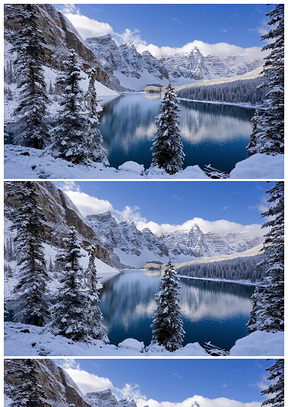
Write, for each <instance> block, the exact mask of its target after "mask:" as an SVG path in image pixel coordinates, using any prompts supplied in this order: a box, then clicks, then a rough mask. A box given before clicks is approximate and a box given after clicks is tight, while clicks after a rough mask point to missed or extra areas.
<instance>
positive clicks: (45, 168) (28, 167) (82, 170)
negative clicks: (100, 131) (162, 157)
mask: <svg viewBox="0 0 288 407" xmlns="http://www.w3.org/2000/svg"><path fill="white" fill-rule="evenodd" d="M4 163H5V164H4V167H5V169H4V172H5V179H37V178H40V179H149V178H154V179H159V178H168V179H187V178H188V179H202V178H205V179H207V178H208V177H207V175H206V174H205V173H204V172H203V171H202V170H201V169H200V167H199V166H198V165H195V166H193V167H187V168H185V170H183V171H180V172H178V173H177V174H174V175H169V174H167V173H166V172H165V171H162V170H159V169H151V170H148V171H144V167H143V165H140V164H138V163H135V162H133V161H127V162H126V163H124V164H122V165H120V166H119V168H118V169H116V168H113V167H104V166H103V164H100V163H99V164H98V163H96V164H94V165H93V166H89V167H88V166H85V165H75V164H72V163H70V162H68V161H65V160H62V159H61V158H54V157H52V156H51V155H50V154H48V153H47V152H45V150H44V151H43V150H37V149H35V148H28V147H22V146H14V145H8V144H7V145H5V147H4Z"/></svg>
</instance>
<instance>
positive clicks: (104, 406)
mask: <svg viewBox="0 0 288 407" xmlns="http://www.w3.org/2000/svg"><path fill="white" fill-rule="evenodd" d="M85 398H86V400H87V401H88V403H89V404H90V405H91V407H137V405H136V403H135V401H134V400H133V399H129V400H127V399H123V400H119V401H118V400H117V399H116V397H115V396H114V394H112V392H111V390H109V389H108V390H103V391H98V392H91V393H87V394H86V396H85Z"/></svg>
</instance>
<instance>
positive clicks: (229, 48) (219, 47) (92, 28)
mask: <svg viewBox="0 0 288 407" xmlns="http://www.w3.org/2000/svg"><path fill="white" fill-rule="evenodd" d="M63 11H64V14H65V16H66V17H67V18H68V19H69V20H70V21H71V23H72V24H73V25H74V26H75V28H76V29H77V30H78V31H79V33H80V35H81V36H82V37H83V38H84V39H86V38H88V37H93V36H96V37H98V36H101V35H106V34H111V36H112V37H113V38H114V40H115V41H116V42H117V43H118V44H123V43H129V44H134V45H135V47H136V49H137V50H138V52H140V53H142V52H144V51H146V50H148V51H150V52H151V54H152V55H154V56H155V57H156V58H161V57H165V56H169V55H174V54H175V53H179V52H180V53H186V54H188V53H189V52H191V49H193V48H194V47H195V46H196V47H198V48H199V50H200V52H201V53H202V54H203V55H204V56H207V55H210V54H213V55H216V56H219V57H225V56H237V55H242V56H243V55H244V56H247V58H249V57H253V58H255V56H256V55H257V57H258V58H262V57H263V53H262V52H261V47H251V48H242V47H238V46H236V45H231V44H227V43H224V42H220V43H217V44H208V43H205V42H203V41H197V40H195V41H193V42H189V43H187V44H184V45H183V46H182V47H178V48H173V47H158V46H157V45H154V44H147V42H146V41H145V40H143V39H142V38H141V33H140V31H139V30H138V29H137V28H134V29H130V28H126V29H125V30H124V31H123V33H117V32H115V31H114V30H113V27H111V25H110V24H108V23H104V22H100V21H98V20H95V19H92V18H89V17H86V16H84V15H81V14H80V11H79V9H77V7H76V6H74V5H66V6H65V7H64V9H63ZM173 20H174V21H176V22H178V23H180V22H181V21H180V20H177V18H174V19H173ZM264 29H265V26H264V21H263V24H262V25H261V27H258V28H257V30H259V31H263V30H264Z"/></svg>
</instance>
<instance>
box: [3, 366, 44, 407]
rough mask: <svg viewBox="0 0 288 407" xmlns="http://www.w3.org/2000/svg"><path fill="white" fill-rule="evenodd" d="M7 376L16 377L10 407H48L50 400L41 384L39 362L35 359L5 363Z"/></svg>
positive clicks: (11, 391)
mask: <svg viewBox="0 0 288 407" xmlns="http://www.w3.org/2000/svg"><path fill="white" fill-rule="evenodd" d="M5 363H6V365H8V366H7V374H10V375H13V376H14V377H15V383H17V385H16V386H13V387H11V390H10V394H9V396H10V397H11V398H12V400H13V401H12V403H11V404H10V407H36V406H37V407H46V406H47V405H49V399H48V397H47V395H46V394H45V391H44V390H43V387H42V385H41V383H40V380H39V376H38V371H37V370H38V369H37V363H38V362H37V361H36V360H33V359H22V360H10V361H6V362H5Z"/></svg>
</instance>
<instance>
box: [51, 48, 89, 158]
mask: <svg viewBox="0 0 288 407" xmlns="http://www.w3.org/2000/svg"><path fill="white" fill-rule="evenodd" d="M81 79H82V78H81V69H80V66H79V64H78V62H77V55H76V52H75V50H73V49H71V50H70V53H69V55H68V59H67V61H66V71H65V73H64V74H63V75H62V76H61V77H59V78H58V83H57V86H58V87H61V88H62V90H63V100H62V101H61V102H60V106H61V111H60V112H59V113H58V115H57V117H56V127H55V128H53V129H52V131H51V135H52V145H51V149H52V151H53V153H54V156H56V157H60V158H63V159H65V160H67V161H72V162H73V163H74V164H78V163H84V162H85V160H86V157H85V134H83V130H84V127H85V121H86V120H85V118H84V115H83V113H82V100H83V95H82V90H81V89H80V85H79V83H80V81H81ZM59 82H60V83H59Z"/></svg>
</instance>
